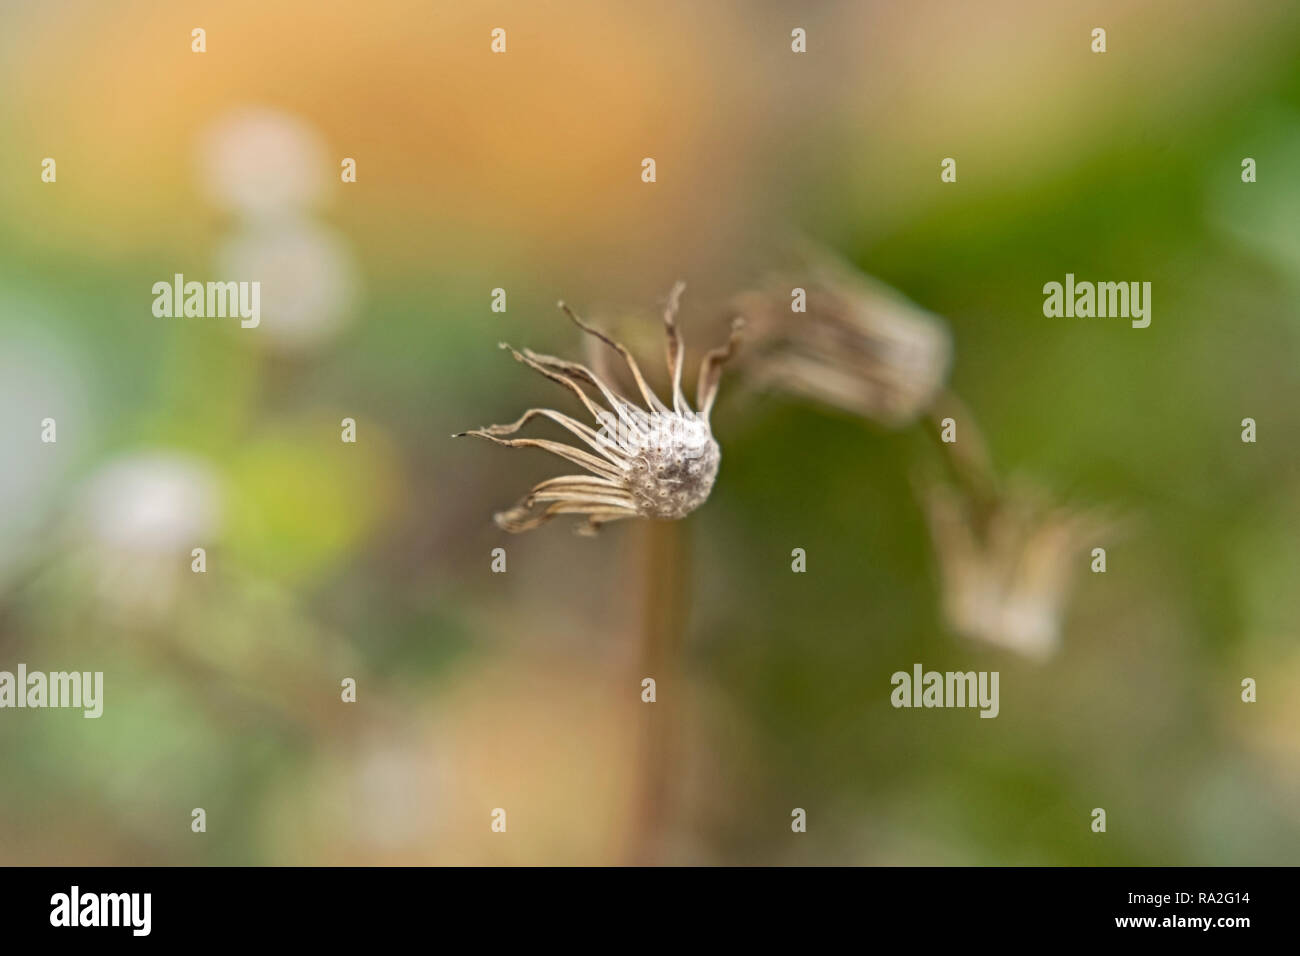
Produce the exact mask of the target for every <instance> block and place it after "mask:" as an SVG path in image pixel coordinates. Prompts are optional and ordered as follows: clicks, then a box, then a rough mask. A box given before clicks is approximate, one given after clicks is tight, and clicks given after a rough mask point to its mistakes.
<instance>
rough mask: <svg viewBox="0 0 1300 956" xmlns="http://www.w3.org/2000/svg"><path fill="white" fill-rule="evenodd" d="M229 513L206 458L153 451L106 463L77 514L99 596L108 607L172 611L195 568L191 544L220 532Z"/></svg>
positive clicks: (77, 528)
mask: <svg viewBox="0 0 1300 956" xmlns="http://www.w3.org/2000/svg"><path fill="white" fill-rule="evenodd" d="M222 512H223V508H222V491H221V485H220V481H219V479H218V476H217V474H216V472H215V471H214V470H213V469H212V467H211V466H210V465H209V464H208V463H207V462H205V461H203V460H201V459H198V458H194V457H191V456H189V455H187V454H183V453H180V452H172V451H148V452H139V453H135V454H130V455H126V456H124V457H121V458H118V459H116V460H114V461H111V462H109V463H108V464H106V465H104V466H103V467H101V468H100V469H99V470H98V471H96V472H95V473H94V474H93V475H91V477H90V479H89V481H88V484H87V486H86V489H85V492H84V494H83V497H82V499H81V502H80V507H79V509H78V510H77V511H76V513H75V518H74V529H75V531H76V533H77V540H79V541H82V542H84V547H82V548H81V549H80V558H81V559H82V560H84V561H85V562H86V567H87V570H88V572H89V573H90V574H91V576H92V578H93V579H94V580H93V585H94V593H95V594H96V596H97V597H98V598H99V599H100V600H101V601H103V602H104V606H105V607H112V608H115V609H117V610H120V611H124V612H129V613H140V614H143V615H146V616H148V615H152V614H157V613H163V612H165V611H166V610H168V609H169V608H170V607H171V606H172V604H173V602H174V600H175V597H176V593H177V590H178V588H179V586H180V583H181V581H182V579H183V578H184V577H185V576H186V575H188V574H189V573H190V556H191V549H192V548H194V547H195V546H196V545H208V544H210V543H211V542H212V541H213V539H214V538H215V537H216V536H217V535H218V534H219V532H220V529H221V526H222Z"/></svg>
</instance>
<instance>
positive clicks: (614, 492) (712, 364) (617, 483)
mask: <svg viewBox="0 0 1300 956" xmlns="http://www.w3.org/2000/svg"><path fill="white" fill-rule="evenodd" d="M684 288H685V286H684V285H683V284H682V283H680V282H679V283H677V285H675V286H674V287H673V290H672V292H671V293H669V296H668V303H667V305H666V306H665V308H664V312H663V322H664V328H665V330H666V332H667V335H668V370H669V372H670V373H671V375H672V381H673V386H672V387H673V392H672V407H671V408H669V407H667V406H666V405H664V403H663V402H661V401H660V400H659V397H658V396H657V395H655V393H654V392H653V391H652V390H651V389H650V387H649V386H648V385H647V384H646V380H645V376H644V375H642V373H641V369H640V367H639V366H638V365H637V363H636V359H635V358H633V357H632V353H631V352H629V351H628V350H627V348H625V347H624V346H623V345H622V344H620V343H619V342H616V341H615V340H613V339H611V338H609V337H608V336H606V335H605V334H604V333H602V332H599V331H597V330H596V329H594V328H592V327H591V326H589V325H587V324H585V323H584V322H583V321H582V320H581V319H580V318H578V316H577V315H575V314H574V313H573V311H572V310H570V309H569V308H568V307H567V306H566V305H565V304H564V303H563V302H561V303H560V308H561V309H563V310H564V312H565V313H566V314H567V315H568V316H569V318H570V319H572V320H573V322H574V324H575V325H577V326H578V328H580V329H582V331H584V332H586V333H587V334H588V335H591V336H593V337H594V338H595V339H598V340H599V341H601V342H603V343H604V344H605V345H607V346H608V347H609V348H611V349H613V350H614V351H615V352H617V353H618V354H619V355H621V356H622V357H623V360H624V361H625V362H626V363H627V367H628V371H629V372H631V374H632V378H633V379H634V380H635V382H636V386H637V389H638V391H639V392H640V393H641V398H642V399H643V400H644V402H645V407H641V406H640V405H638V404H637V403H636V402H635V401H632V400H630V399H627V398H625V397H623V396H622V395H620V394H619V393H618V392H617V391H616V390H615V388H614V387H613V386H611V385H610V384H609V383H608V382H606V380H605V379H604V378H602V377H601V376H599V375H597V374H596V373H595V372H593V371H592V370H591V369H589V368H588V367H587V366H585V365H579V364H577V363H575V362H567V361H565V360H563V359H558V358H553V357H551V356H549V355H539V354H538V353H536V352H532V351H530V350H528V349H524V350H523V352H519V351H517V350H515V349H513V348H511V347H510V346H509V345H506V344H505V343H502V345H501V347H502V348H505V349H509V350H510V352H511V354H513V355H514V357H515V358H516V359H517V360H518V361H520V362H523V363H524V364H525V365H528V366H529V367H530V368H533V369H536V370H537V371H538V372H541V373H542V374H543V375H545V376H546V377H547V378H549V379H551V380H552V381H554V382H558V383H560V384H561V385H563V386H564V387H565V388H568V389H569V390H570V391H572V392H573V393H574V394H575V395H577V396H578V400H579V401H581V402H582V404H583V406H584V407H585V408H586V409H587V411H588V412H589V413H590V414H591V416H592V418H593V419H594V420H595V424H596V425H597V426H598V429H597V428H592V427H591V426H588V425H585V424H583V423H582V422H580V421H577V420H576V419H573V418H571V417H569V416H568V415H565V414H564V413H562V412H557V411H554V410H552V409H549V408H530V409H529V410H528V411H526V412H524V414H523V415H522V416H520V418H519V419H518V420H517V421H515V422H512V423H511V424H509V425H490V426H488V427H486V428H479V429H475V430H473V431H468V432H463V433H462V434H465V435H474V436H476V437H478V438H486V439H488V440H489V441H493V442H496V443H497V444H499V445H506V446H509V447H516V448H522V447H532V448H541V449H543V450H545V451H549V452H551V453H552V454H555V455H558V456H559V457H561V458H564V459H566V460H568V461H570V462H573V463H574V464H575V465H578V466H580V467H581V468H584V469H586V471H588V472H590V474H585V475H564V476H561V477H559V478H551V479H548V480H546V481H543V482H541V483H540V484H538V485H536V486H534V487H533V489H532V490H531V491H530V492H529V493H528V494H527V495H525V496H524V497H523V498H522V499H520V501H519V503H518V504H516V505H515V506H514V507H513V508H511V509H509V510H508V511H503V512H500V513H498V514H497V515H496V523H497V525H498V526H499V527H501V528H502V529H504V530H506V531H511V532H519V531H529V530H531V529H533V528H536V527H537V526H538V525H541V524H543V523H545V522H547V521H549V520H550V519H551V518H553V517H555V516H556V515H561V514H581V515H586V516H587V521H586V522H585V524H583V525H580V526H579V529H578V530H579V532H581V533H587V534H590V533H594V532H595V531H597V530H598V529H599V528H600V526H601V525H602V524H605V523H607V522H610V521H617V520H619V519H620V518H632V517H641V518H667V519H676V518H683V517H685V516H686V515H688V514H690V512H692V511H694V510H695V509H696V508H698V507H699V506H700V505H702V504H703V503H704V502H705V500H706V499H707V498H708V497H709V492H710V491H711V490H712V489H713V482H714V480H715V479H716V478H717V475H718V464H719V462H720V460H721V452H720V450H719V448H718V443H717V442H716V441H715V440H714V438H713V431H712V428H711V426H710V424H709V414H710V412H711V411H712V409H713V402H714V399H715V398H716V397H717V394H718V383H719V380H720V378H721V375H722V365H723V363H724V362H726V361H727V359H728V358H730V357H731V355H732V353H733V351H734V350H735V347H736V345H737V343H738V341H739V334H740V322H739V320H737V321H736V322H735V323H733V325H732V330H731V336H730V337H729V339H728V340H727V343H726V344H725V345H723V346H721V347H720V348H715V349H712V350H711V351H709V352H708V353H707V354H706V355H705V356H704V360H703V362H702V363H701V365H700V375H699V382H698V385H697V388H696V405H698V406H699V409H698V411H696V410H692V409H691V407H690V406H689V405H688V404H687V402H686V397H685V396H684V395H683V394H682V366H683V363H684V361H685V343H684V342H683V340H682V336H681V333H680V332H679V331H678V328H677V310H678V305H679V302H680V300H681V294H682V291H683V289H684ZM584 385H585V386H587V387H589V388H594V389H596V391H597V392H599V398H600V399H603V400H604V405H603V406H602V405H601V404H600V403H599V399H598V400H593V396H591V395H590V394H589V393H588V391H587V390H586V389H584V388H583V386H584ZM539 417H540V418H548V419H550V420H551V421H553V422H556V423H557V424H559V425H561V426H562V427H564V428H566V429H567V430H568V431H569V432H571V433H572V434H574V435H575V436H577V437H578V438H579V439H581V441H582V442H583V443H584V444H585V445H587V447H588V448H590V449H591V450H590V451H587V450H584V449H582V448H579V447H575V446H573V445H568V444H565V443H563V442H558V441H551V440H548V439H542V438H505V437H503V436H506V435H512V434H514V433H515V432H517V431H518V430H519V429H520V428H522V427H523V426H524V425H525V424H526V423H527V422H529V421H531V420H532V419H534V418H539Z"/></svg>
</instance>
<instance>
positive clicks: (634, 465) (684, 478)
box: [625, 414, 722, 518]
mask: <svg viewBox="0 0 1300 956" xmlns="http://www.w3.org/2000/svg"><path fill="white" fill-rule="evenodd" d="M661 417H662V419H663V422H662V426H663V427H664V430H665V431H666V434H664V435H660V436H656V437H655V438H654V439H653V440H652V441H651V442H649V443H648V444H646V445H645V446H643V447H640V448H637V449H635V450H633V451H631V453H630V454H629V455H628V469H627V471H626V473H625V475H626V480H627V486H628V490H629V491H630V492H631V495H632V500H633V501H634V502H635V503H636V508H637V512H638V514H640V515H642V516H643V517H646V518H684V517H686V515H688V514H690V513H691V512H692V511H694V510H695V509H696V508H698V507H699V506H700V505H702V504H704V502H705V500H706V499H707V498H708V497H709V492H710V491H712V490H713V482H714V480H715V479H716V478H717V477H718V464H719V463H720V462H721V460H722V452H721V449H719V448H718V443H717V441H715V440H714V438H713V432H712V430H711V429H710V428H709V423H708V421H706V420H704V419H700V418H698V417H697V416H695V415H693V414H692V415H671V416H661Z"/></svg>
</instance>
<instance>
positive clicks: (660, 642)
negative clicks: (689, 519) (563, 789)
mask: <svg viewBox="0 0 1300 956" xmlns="http://www.w3.org/2000/svg"><path fill="white" fill-rule="evenodd" d="M641 532H642V534H643V535H644V537H643V541H642V552H643V554H644V567H643V569H642V573H643V576H644V580H645V582H646V583H645V595H644V598H643V602H644V603H643V605H642V608H641V619H642V633H641V655H640V660H639V661H638V662H637V674H636V684H635V686H636V687H638V688H639V687H640V686H641V681H642V679H643V678H646V677H652V678H654V681H655V691H656V698H657V699H656V701H655V702H654V703H652V704H651V703H642V704H640V705H639V706H640V707H641V711H642V714H641V728H640V731H641V741H640V751H641V752H640V759H639V760H638V761H637V764H636V766H637V781H636V790H635V792H634V794H633V799H634V800H635V801H636V804H635V809H634V811H633V817H632V832H631V833H630V842H629V852H628V862H629V863H631V864H634V865H639V866H649V865H654V864H657V863H660V862H662V861H663V849H664V837H665V833H666V829H667V824H668V821H669V819H670V816H671V809H672V808H671V800H672V793H673V786H672V774H673V768H674V766H675V764H676V760H675V756H676V754H675V751H676V739H675V734H674V728H675V726H676V719H675V718H676V717H677V716H678V715H680V713H681V709H682V706H683V704H684V682H683V679H682V667H681V647H682V634H683V632H684V630H685V626H686V616H687V610H688V601H689V594H688V591H689V568H688V566H687V565H688V560H687V558H688V555H687V539H686V536H685V533H684V529H683V528H682V523H681V522H680V521H647V522H644V523H643V525H642V528H641Z"/></svg>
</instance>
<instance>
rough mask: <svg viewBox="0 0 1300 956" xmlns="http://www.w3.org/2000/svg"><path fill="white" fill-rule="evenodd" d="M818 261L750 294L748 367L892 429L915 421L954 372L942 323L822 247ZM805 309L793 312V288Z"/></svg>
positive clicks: (744, 302) (770, 384)
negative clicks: (949, 371) (800, 295)
mask: <svg viewBox="0 0 1300 956" xmlns="http://www.w3.org/2000/svg"><path fill="white" fill-rule="evenodd" d="M805 255H806V256H807V257H808V258H810V260H811V262H810V264H809V265H808V266H807V267H806V268H805V269H803V270H801V271H798V272H794V273H792V274H790V275H788V276H784V277H775V278H773V279H771V280H769V281H768V282H767V283H766V284H765V285H764V287H763V288H762V289H759V290H757V291H754V292H750V293H747V294H745V295H744V296H742V297H741V299H740V300H739V302H738V303H737V310H738V311H739V312H740V313H741V314H742V315H744V316H745V318H746V320H747V321H748V322H749V324H750V326H751V328H752V333H751V338H752V340H753V348H752V349H751V350H750V351H749V353H748V357H747V358H746V359H745V361H744V363H743V364H742V371H743V372H744V374H745V375H746V376H748V377H749V378H750V379H751V380H753V381H754V382H756V383H757V384H758V385H759V386H760V387H765V388H773V389H779V390H782V391H786V392H790V393H792V394H796V395H801V396H804V397H807V398H811V399H814V400H816V401H818V402H821V403H823V404H826V405H830V406H833V407H835V408H839V409H843V410H844V411H847V412H850V413H852V414H855V415H860V416H862V417H864V418H867V419H870V420H871V421H874V422H877V423H879V424H882V425H885V426H887V427H890V428H899V427H902V426H904V425H908V424H910V423H911V422H913V421H915V420H916V418H917V417H918V416H919V415H921V414H922V413H923V412H924V411H925V410H926V408H928V407H929V405H930V404H931V403H932V402H933V401H934V400H935V398H936V396H937V395H938V394H939V392H940V390H941V389H942V388H943V385H944V382H945V380H946V379H947V376H948V368H949V365H950V362H951V353H952V348H951V341H950V339H949V335H948V330H947V328H946V327H945V325H944V323H943V322H942V320H940V319H939V318H938V317H937V316H935V315H933V314H931V313H929V312H926V311H925V310H923V309H921V308H919V307H918V306H916V305H914V304H913V303H911V302H909V301H908V300H906V299H905V298H903V297H902V296H901V295H899V294H898V293H897V292H895V291H894V290H892V289H890V288H888V287H887V286H885V285H883V284H881V283H879V282H876V281H875V280H873V279H870V278H869V277H867V276H865V275H863V274H862V273H860V272H858V271H857V270H855V269H853V268H852V267H851V266H849V265H847V264H845V263H843V262H840V261H839V260H837V259H835V258H834V257H832V256H831V255H830V254H829V253H826V252H824V251H822V250H811V251H809V252H807V253H805ZM796 289H802V290H803V300H804V301H803V306H804V311H793V310H792V309H793V307H794V305H795V303H794V302H792V294H794V290H796Z"/></svg>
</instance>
